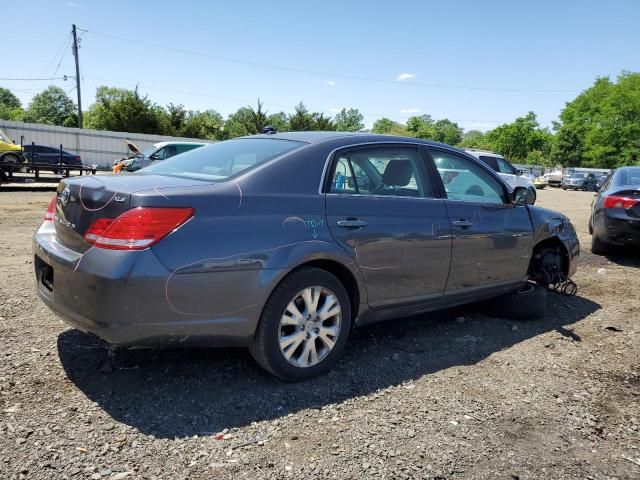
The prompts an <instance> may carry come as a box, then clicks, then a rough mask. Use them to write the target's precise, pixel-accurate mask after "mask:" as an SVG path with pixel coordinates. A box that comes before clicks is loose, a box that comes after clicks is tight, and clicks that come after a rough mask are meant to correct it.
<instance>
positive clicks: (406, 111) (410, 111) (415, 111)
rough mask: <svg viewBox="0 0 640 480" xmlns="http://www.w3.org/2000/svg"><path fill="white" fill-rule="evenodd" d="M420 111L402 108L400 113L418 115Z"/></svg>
mask: <svg viewBox="0 0 640 480" xmlns="http://www.w3.org/2000/svg"><path fill="white" fill-rule="evenodd" d="M420 112H421V110H420V109H419V108H403V109H402V110H400V113H420Z"/></svg>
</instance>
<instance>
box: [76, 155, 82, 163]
mask: <svg viewBox="0 0 640 480" xmlns="http://www.w3.org/2000/svg"><path fill="white" fill-rule="evenodd" d="M76 163H77V164H78V165H80V164H81V163H82V159H81V158H80V155H76Z"/></svg>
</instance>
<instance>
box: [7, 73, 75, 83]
mask: <svg viewBox="0 0 640 480" xmlns="http://www.w3.org/2000/svg"><path fill="white" fill-rule="evenodd" d="M67 78H69V77H67V75H65V76H64V77H47V78H4V77H2V78H0V80H2V81H7V82H12V81H16V82H40V81H43V82H44V81H47V82H48V81H50V80H66V79H67Z"/></svg>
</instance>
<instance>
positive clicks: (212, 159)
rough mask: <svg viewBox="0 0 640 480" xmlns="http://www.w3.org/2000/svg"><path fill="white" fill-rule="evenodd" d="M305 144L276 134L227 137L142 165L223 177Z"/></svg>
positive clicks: (178, 173) (165, 172) (189, 175)
mask: <svg viewBox="0 0 640 480" xmlns="http://www.w3.org/2000/svg"><path fill="white" fill-rule="evenodd" d="M304 145H306V144H305V143H304V142H297V141H293V140H281V139H277V138H268V139H267V138H239V139H236V140H227V141H224V142H218V143H212V144H211V145H207V146H205V147H200V148H196V149H194V150H191V151H189V152H185V153H183V154H182V155H176V156H175V157H172V158H168V159H167V160H165V161H164V162H158V163H156V164H154V165H151V166H149V167H147V168H144V169H142V170H141V173H153V174H159V175H173V176H177V177H185V178H202V179H205V180H224V179H226V178H228V177H230V176H232V175H236V174H238V173H241V172H243V171H244V170H247V169H248V168H250V167H252V166H254V165H257V164H259V163H263V162H266V161H268V160H271V159H273V158H276V157H279V156H281V155H284V154H285V153H287V152H290V151H292V150H294V149H296V148H300V147H302V146H304Z"/></svg>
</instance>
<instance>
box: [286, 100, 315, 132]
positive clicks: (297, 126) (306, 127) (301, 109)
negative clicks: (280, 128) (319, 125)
mask: <svg viewBox="0 0 640 480" xmlns="http://www.w3.org/2000/svg"><path fill="white" fill-rule="evenodd" d="M314 124H315V121H314V118H313V115H312V114H311V113H309V110H307V107H306V106H305V104H304V103H302V102H300V103H298V105H296V108H295V112H294V114H293V115H291V116H289V128H291V131H292V132H308V131H310V130H313V127H314Z"/></svg>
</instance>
